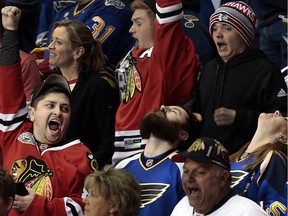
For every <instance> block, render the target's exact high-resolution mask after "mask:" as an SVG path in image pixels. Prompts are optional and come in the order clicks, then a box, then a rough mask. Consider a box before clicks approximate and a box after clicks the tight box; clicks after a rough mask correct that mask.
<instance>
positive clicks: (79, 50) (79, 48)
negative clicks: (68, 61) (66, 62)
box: [74, 46, 85, 60]
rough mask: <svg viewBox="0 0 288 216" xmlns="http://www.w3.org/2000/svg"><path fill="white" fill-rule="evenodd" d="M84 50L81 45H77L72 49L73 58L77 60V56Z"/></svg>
mask: <svg viewBox="0 0 288 216" xmlns="http://www.w3.org/2000/svg"><path fill="white" fill-rule="evenodd" d="M84 52H85V48H84V47H83V46H80V47H78V48H77V49H75V51H74V59H75V60H77V59H78V58H80V57H81V56H82V55H83V54H84Z"/></svg>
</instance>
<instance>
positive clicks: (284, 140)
mask: <svg viewBox="0 0 288 216" xmlns="http://www.w3.org/2000/svg"><path fill="white" fill-rule="evenodd" d="M276 141H279V142H280V143H283V144H286V145H288V140H287V136H285V135H283V134H277V136H276Z"/></svg>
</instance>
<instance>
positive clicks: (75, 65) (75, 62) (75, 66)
mask: <svg viewBox="0 0 288 216" xmlns="http://www.w3.org/2000/svg"><path fill="white" fill-rule="evenodd" d="M73 67H74V68H77V61H76V59H74V65H73Z"/></svg>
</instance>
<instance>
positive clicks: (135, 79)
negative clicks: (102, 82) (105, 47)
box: [113, 0, 201, 162]
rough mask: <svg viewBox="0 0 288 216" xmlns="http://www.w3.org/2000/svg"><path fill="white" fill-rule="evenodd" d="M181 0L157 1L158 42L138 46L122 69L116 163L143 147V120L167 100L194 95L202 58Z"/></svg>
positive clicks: (182, 99)
mask: <svg viewBox="0 0 288 216" xmlns="http://www.w3.org/2000/svg"><path fill="white" fill-rule="evenodd" d="M182 17H183V12H182V5H181V3H180V1H179V0H171V1H166V0H157V16H156V20H155V24H154V25H155V37H154V46H153V47H151V48H149V49H139V48H138V47H137V46H136V47H134V48H133V49H132V50H131V51H130V53H128V54H127V55H126V57H125V58H124V59H123V60H122V61H121V62H120V64H119V68H118V69H117V70H116V73H117V76H118V81H119V88H120V92H121V91H122V92H121V96H122V102H121V104H120V106H119V108H118V110H117V113H116V125H115V129H116V132H115V154H114V156H113V162H116V161H118V160H119V159H121V158H123V157H125V156H128V155H131V154H132V153H134V152H135V150H137V149H138V150H139V149H143V148H144V145H145V141H143V140H142V139H141V136H140V131H139V122H140V120H141V119H142V118H143V117H144V115H145V114H146V113H147V112H149V111H152V110H153V109H158V108H159V107H160V106H161V105H167V106H169V105H183V104H185V103H186V102H187V101H189V100H190V99H191V95H192V89H193V87H194V85H195V82H196V78H197V75H198V72H199V71H200V66H201V65H200V61H199V59H198V56H197V54H196V51H195V47H194V44H193V42H192V41H191V39H190V38H188V37H187V36H185V33H184V32H183V30H182V27H181V19H182Z"/></svg>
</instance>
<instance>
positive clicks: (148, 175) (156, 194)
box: [116, 151, 185, 216]
mask: <svg viewBox="0 0 288 216" xmlns="http://www.w3.org/2000/svg"><path fill="white" fill-rule="evenodd" d="M176 153H177V151H172V152H171V151H169V152H167V153H165V154H163V155H161V156H160V157H156V158H146V157H145V156H144V154H143V153H138V154H135V155H133V156H131V157H128V158H126V159H123V160H121V161H120V162H119V163H118V164H116V168H124V169H126V170H128V171H130V172H131V173H132V174H134V175H135V176H136V178H137V179H138V181H139V182H140V185H141V188H142V195H141V197H142V205H141V208H140V210H139V212H138V214H137V216H151V215H157V216H168V215H170V214H171V213H172V211H173V208H174V207H175V205H176V204H177V203H178V202H179V201H180V200H181V199H182V198H183V197H184V196H185V193H184V191H183V189H182V182H181V176H182V167H183V163H175V162H173V161H172V160H171V157H172V156H173V155H175V154H176ZM154 160H156V162H155V161H154Z"/></svg>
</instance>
